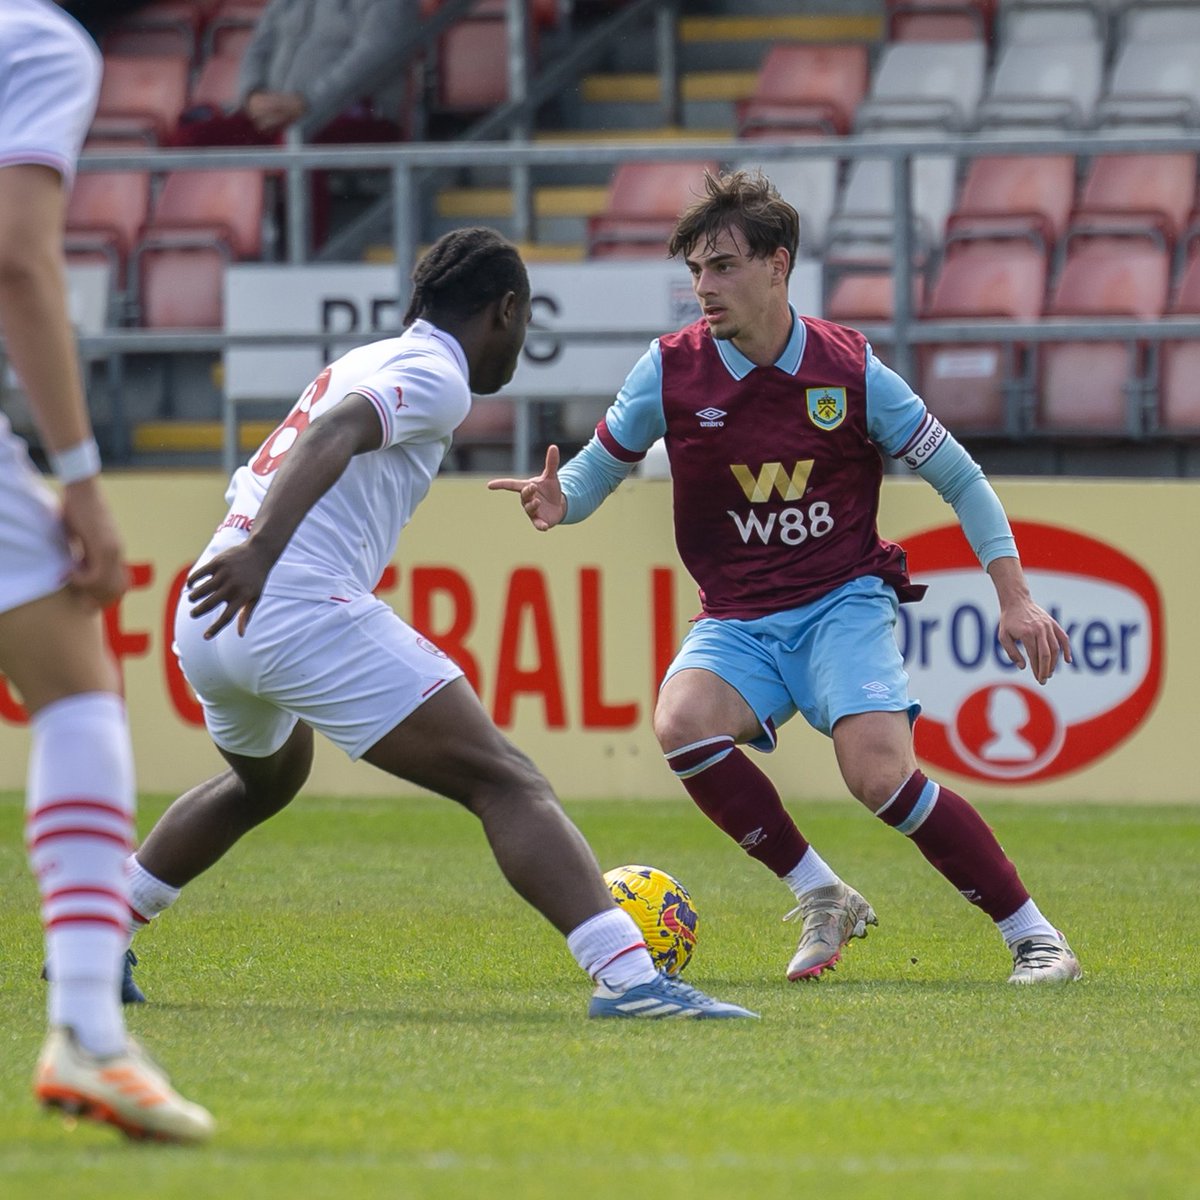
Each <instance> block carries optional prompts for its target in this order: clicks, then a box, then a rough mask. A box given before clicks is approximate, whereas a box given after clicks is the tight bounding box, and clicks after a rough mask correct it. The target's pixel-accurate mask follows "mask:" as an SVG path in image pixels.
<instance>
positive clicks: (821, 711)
mask: <svg viewBox="0 0 1200 1200" xmlns="http://www.w3.org/2000/svg"><path fill="white" fill-rule="evenodd" d="M898 611H899V602H898V601H897V599H896V593H895V592H894V591H893V590H892V589H891V588H890V587H888V585H887V584H885V583H884V582H883V580H882V579H879V578H877V577H876V576H874V575H868V576H864V577H863V578H861V579H854V580H851V581H850V582H849V583H846V584H843V585H842V586H841V587H840V588H836V589H834V590H833V591H832V592H830V593H829V594H828V595H825V596H822V597H821V598H820V599H819V600H814V601H813V602H812V603H811V604H805V605H802V606H801V607H800V608H793V609H789V610H788V611H787V612H782V613H774V614H772V615H771V616H767V617H759V618H757V619H756V620H753V621H736V620H716V619H713V618H705V619H704V620H701V621H698V622H697V623H696V624H695V625H693V626H692V628H691V630H690V631H689V633H688V635H687V637H685V638H684V640H683V645H682V646H681V647H680V649H679V653H678V654H677V655H676V657H675V661H674V662H673V663H672V664H671V666H670V669H669V670H668V671H667V675H666V679H670V678H671V676H672V675H674V674H675V673H676V672H677V671H685V670H688V669H689V668H694V667H699V668H701V669H703V670H706V671H712V672H713V674H715V675H719V676H720V677H721V678H722V679H723V680H724V681H725V682H726V683H728V684H729V685H730V686H731V687H733V688H736V689H737V691H738V692H739V693H740V694H741V696H742V698H743V699H744V700H745V701H746V703H747V704H748V705H749V706H750V708H751V709H752V710H753V711H754V715H755V717H756V718H757V719H758V722H759V724H760V725H761V726H762V728H763V733H762V736H761V737H757V738H754V739H753V740H752V741H751V743H750V745H752V746H753V747H754V748H755V749H757V750H765V751H770V750H774V748H775V731H776V729H778V728H779V726H780V725H782V724H784V722H785V721H790V720H791V718H792V717H794V716H795V715H796V713H798V712H799V713H801V714H802V715H803V717H804V719H805V720H806V721H807V722H808V723H809V724H810V725H811V726H812V727H813V728H814V729H816V730H819V731H820V732H821V733H824V734H826V735H828V734H829V732H830V731H831V730H832V729H833V727H834V725H835V724H836V723H837V722H838V721H839V720H841V718H842V717H847V716H850V715H851V714H852V713H862V712H907V713H908V719H909V722H910V723H911V722H913V721H915V720H916V719H917V714H918V713H919V712H920V711H921V705H920V704H919V703H918V702H917V701H915V700H911V699H910V698H909V695H908V673H907V672H906V671H905V670H904V660H903V659H902V658H901V656H900V649H899V647H898V646H897V644H896V635H895V632H894V630H895V625H896V616H897V613H898ZM663 682H664V683H665V682H666V680H665V679H664V681H663Z"/></svg>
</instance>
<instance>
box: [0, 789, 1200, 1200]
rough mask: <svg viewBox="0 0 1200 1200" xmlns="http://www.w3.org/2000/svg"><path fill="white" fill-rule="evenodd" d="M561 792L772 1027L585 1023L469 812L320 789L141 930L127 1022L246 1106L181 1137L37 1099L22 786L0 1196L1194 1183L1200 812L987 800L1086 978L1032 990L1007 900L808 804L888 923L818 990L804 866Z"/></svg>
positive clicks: (3, 830) (222, 1102) (786, 1192)
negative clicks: (111, 1125) (986, 910)
mask: <svg viewBox="0 0 1200 1200" xmlns="http://www.w3.org/2000/svg"><path fill="white" fill-rule="evenodd" d="M162 806H163V801H162V800H161V798H152V799H147V800H145V801H144V802H143V805H142V812H141V815H140V818H139V828H141V829H142V830H143V831H145V830H146V829H148V828H149V826H150V823H151V821H152V820H153V818H154V817H155V816H156V815H157V814H158V812H159V811H161V809H162ZM568 807H569V810H570V812H571V813H572V815H573V816H574V818H575V819H576V821H577V822H578V823H579V825H580V827H581V828H582V829H583V831H584V832H585V834H586V835H587V836H588V838H589V839H590V840H591V842H592V844H593V846H594V847H595V849H596V851H597V855H598V857H599V858H600V861H601V863H602V864H603V866H605V867H606V868H607V867H610V866H616V865H618V864H620V863H624V862H649V863H652V864H654V865H656V866H660V867H663V868H664V869H666V870H669V871H671V872H673V873H674V874H676V875H677V876H678V877H679V878H680V879H681V880H682V881H683V882H684V883H685V885H687V886H688V888H689V889H690V890H691V892H692V896H693V898H694V900H695V902H696V906H697V909H698V911H699V916H700V928H699V945H698V949H697V951H696V956H695V958H694V959H693V961H692V963H691V965H690V966H689V968H688V970H687V976H686V977H687V978H688V979H689V980H690V981H691V982H693V983H695V984H697V985H698V986H701V987H703V988H705V989H707V990H710V991H712V992H713V993H714V994H716V995H719V996H721V997H724V998H728V999H730V1000H735V1001H738V1002H740V1003H743V1004H745V1005H748V1006H749V1007H751V1008H753V1009H755V1010H757V1011H758V1012H760V1013H761V1014H762V1020H761V1021H758V1022H750V1021H737V1022H703V1023H700V1024H675V1025H662V1024H654V1023H650V1022H646V1023H637V1022H589V1021H588V1020H586V1019H585V1016H584V1012H585V1008H586V1003H587V997H588V992H589V988H588V985H587V982H586V980H584V979H583V977H582V976H581V975H580V974H579V972H578V970H577V969H576V967H575V965H574V963H573V962H572V961H571V959H570V957H569V955H568V954H567V952H566V948H565V946H564V945H563V944H562V941H561V939H560V938H559V937H558V936H557V935H556V934H555V933H554V931H553V930H552V929H551V928H550V927H549V926H548V925H546V924H545V923H544V922H543V921H542V920H541V918H540V917H538V916H537V915H536V914H535V913H533V912H532V910H530V909H528V908H526V907H525V905H524V904H523V903H522V902H521V901H520V900H518V899H517V898H516V897H515V896H514V895H513V894H512V893H510V892H509V891H508V889H507V888H506V886H505V885H504V883H503V881H502V880H501V878H500V876H499V873H498V871H497V870H496V868H495V865H494V864H493V862H492V860H491V857H490V855H489V854H488V853H487V849H486V845H485V843H484V840H483V837H482V834H481V832H480V830H479V828H478V826H477V825H476V823H475V821H474V820H473V819H472V818H471V817H470V816H468V815H467V814H465V813H464V812H462V811H461V810H459V809H457V808H456V807H454V806H453V805H451V804H449V803H447V802H444V801H438V800H435V799H432V798H430V799H427V800H416V801H412V800H407V801H396V802H388V801H383V800H324V799H321V798H317V797H302V798H301V799H300V800H298V801H297V802H296V803H295V804H294V805H293V806H292V808H291V809H290V810H289V811H288V812H287V813H285V814H283V815H282V816H280V817H278V818H276V819H275V820H274V821H272V822H270V823H269V824H268V825H267V826H266V827H264V828H263V829H261V830H259V831H257V832H256V833H255V834H253V835H251V836H250V837H249V838H248V839H246V840H245V841H244V842H243V843H242V844H241V845H240V846H239V847H238V848H237V849H235V851H234V852H233V853H232V854H231V855H230V856H229V857H228V858H227V859H226V860H225V861H224V862H223V863H221V864H219V865H218V866H217V867H216V868H215V869H214V870H213V871H212V872H210V873H209V874H208V875H207V876H205V877H203V878H202V879H200V880H198V881H197V882H196V883H195V884H193V886H192V887H191V888H190V889H189V891H188V893H187V894H186V895H185V896H184V898H183V900H182V901H181V902H180V904H179V905H177V906H176V908H175V909H174V910H173V911H171V912H170V913H168V914H167V915H166V916H165V917H164V918H163V919H162V920H161V921H159V922H158V923H156V925H155V926H154V927H153V928H151V929H150V930H149V931H147V932H146V933H144V934H143V935H141V937H140V938H139V939H138V945H137V949H138V952H139V953H140V955H141V958H142V965H141V968H140V969H139V972H138V978H139V980H140V981H141V983H142V985H143V987H144V988H145V989H146V991H147V993H148V995H149V997H150V1000H151V1003H150V1004H148V1005H146V1006H145V1007H144V1008H143V1009H138V1010H135V1011H132V1012H130V1014H129V1019H130V1025H131V1027H132V1029H133V1031H134V1032H135V1033H137V1034H139V1035H142V1036H143V1037H144V1038H145V1040H146V1042H147V1044H148V1045H149V1046H150V1048H151V1049H152V1050H153V1052H154V1053H155V1054H156V1056H157V1057H159V1058H160V1059H161V1060H162V1061H163V1062H164V1063H165V1064H166V1065H167V1066H168V1067H169V1068H170V1069H171V1071H172V1074H173V1076H174V1079H175V1081H176V1082H177V1083H178V1085H179V1086H180V1088H181V1090H183V1091H184V1092H185V1093H186V1094H187V1095H189V1096H192V1097H194V1098H195V1099H198V1100H201V1101H203V1102H204V1103H205V1104H207V1105H208V1106H209V1107H210V1108H211V1109H212V1110H213V1112H214V1113H215V1114H216V1116H217V1118H218V1120H219V1122H220V1125H221V1128H220V1132H219V1134H218V1136H217V1138H216V1140H215V1141H214V1142H213V1144H212V1145H211V1146H209V1147H206V1148H203V1149H184V1148H171V1147H161V1146H138V1145H131V1144H127V1143H125V1142H124V1141H123V1140H122V1139H121V1138H120V1137H119V1135H116V1134H114V1133H112V1132H111V1131H109V1130H107V1129H99V1128H94V1127H91V1126H85V1125H80V1126H78V1127H77V1128H75V1129H73V1130H68V1129H65V1128H64V1126H63V1124H62V1122H61V1121H60V1120H59V1119H57V1118H55V1117H49V1116H45V1115H43V1114H41V1113H40V1112H39V1111H37V1109H36V1108H35V1106H34V1104H33V1102H32V1099H31V1097H30V1094H29V1076H30V1073H31V1070H32V1066H33V1061H34V1058H35V1056H36V1053H37V1048H38V1045H39V1042H40V1039H41V1036H42V1030H43V1019H44V1018H43V989H44V985H42V984H41V983H40V982H39V980H38V978H37V976H38V966H39V963H40V956H41V949H40V932H39V930H38V927H37V921H36V917H35V912H34V889H33V885H32V882H31V880H30V879H29V877H28V875H27V873H26V867H25V862H24V857H23V852H22V850H21V800H20V798H19V797H18V796H15V795H13V794H11V793H10V794H6V795H3V796H0V880H2V887H0V938H2V945H3V949H4V956H3V957H4V969H3V972H2V975H0V1012H2V1018H3V1023H2V1029H3V1034H2V1036H3V1039H4V1053H3V1055H2V1057H0V1062H2V1064H3V1065H2V1069H0V1195H2V1196H4V1197H5V1198H6V1200H26V1198H31V1200H33V1198H36V1200H58V1198H59V1197H62V1198H64V1200H67V1198H69V1200H88V1198H90V1197H103V1198H105V1200H108V1198H114V1197H128V1196H145V1197H153V1198H155V1200H159V1198H169V1197H180V1198H184V1197H186V1198H187V1200H204V1198H208V1197H220V1198H221V1200H241V1198H243V1197H253V1198H255V1200H275V1198H277V1197H279V1198H285V1200H310V1198H320V1197H335V1196H336V1197H349V1198H353V1200H373V1198H375V1197H380V1198H383V1197H387V1198H389V1200H390V1198H395V1197H464V1198H466V1197H470V1198H475V1197H482V1196H494V1197H504V1198H509V1197H514V1198H517V1200H525V1198H529V1200H535V1198H542V1197H545V1198H553V1200H563V1198H568V1200H585V1198H588V1197H601V1196H603V1197H605V1198H606V1200H608V1198H611V1197H613V1196H639V1197H647V1196H649V1197H655V1198H657V1197H659V1196H663V1195H682V1196H687V1197H689V1198H700V1200H707V1198H708V1197H714V1198H715V1197H720V1198H722V1200H740V1198H742V1197H755V1198H763V1197H776V1196H778V1197H785V1196H786V1197H789V1198H790V1197H794V1196H802V1195H809V1196H815V1197H820V1198H821V1200H827V1198H830V1200H841V1198H853V1200H875V1198H879V1200H895V1198H897V1197H900V1198H906V1197H921V1198H922V1200H927V1198H930V1197H935V1198H940V1197H970V1198H971V1200H990V1198H992V1197H996V1198H1000V1197H1003V1198H1004V1200H1012V1197H1014V1196H1018V1197H1023V1198H1027V1200H1041V1198H1043V1197H1053V1198H1055V1200H1057V1198H1060V1197H1062V1198H1069V1197H1081V1198H1086V1200H1114V1198H1124V1197H1131V1198H1132V1197H1146V1198H1147V1200H1149V1198H1151V1197H1153V1198H1154V1200H1171V1198H1175V1197H1180V1198H1182V1197H1197V1196H1200V987H1198V982H1197V981H1198V980H1200V948H1198V947H1200V939H1198V938H1197V936H1196V912H1197V897H1198V896H1200V812H1198V811H1197V810H1196V809H1194V808H1168V807H1162V808H1146V807H1140V808H1134V807H1114V806H1105V807H1091V806H1075V807H1069V806H1048V805H1035V804H1023V803H1017V802H1012V803H1006V804H996V805H990V806H983V810H984V813H985V815H986V816H987V818H988V819H989V820H990V821H991V823H992V824H993V826H994V827H995V828H996V829H997V831H998V833H999V835H1000V837H1001V840H1002V841H1003V842H1004V844H1005V847H1006V848H1007V850H1008V851H1009V853H1010V854H1011V855H1012V856H1013V858H1014V859H1015V860H1016V862H1017V864H1018V866H1019V867H1020V869H1021V872H1022V875H1023V877H1024V879H1025V881H1026V883H1027V884H1028V885H1029V886H1030V888H1031V890H1032V891H1033V892H1034V894H1035V896H1036V897H1037V898H1038V900H1039V903H1040V904H1041V905H1042V907H1043V909H1044V910H1045V911H1046V913H1047V915H1048V916H1050V917H1051V919H1052V920H1055V921H1057V922H1058V923H1059V924H1061V925H1062V927H1063V928H1064V929H1066V930H1067V931H1068V932H1069V933H1070V936H1071V939H1072V942H1073V944H1074V946H1075V949H1076V950H1077V952H1078V953H1079V955H1080V958H1081V960H1082V962H1083V964H1084V970H1085V972H1086V974H1085V978H1084V980H1083V981H1082V982H1081V983H1080V984H1078V985H1076V986H1072V987H1068V988H1060V989H1017V988H1012V987H1008V986H1006V985H1005V983H1004V978H1005V975H1006V973H1007V970H1008V967H1009V960H1008V958H1007V955H1006V953H1005V950H1004V948H1003V946H1002V944H1001V943H1000V941H999V938H998V937H997V936H996V934H995V932H994V930H993V929H992V928H991V926H990V924H989V922H988V921H987V920H986V918H985V917H983V916H982V914H980V913H978V912H976V911H975V910H973V909H972V908H970V907H969V906H968V905H967V904H966V903H964V902H963V901H962V900H961V899H960V898H959V897H958V896H957V895H955V894H954V892H953V891H952V890H951V889H950V887H949V886H948V885H947V884H946V883H945V882H944V881H943V880H942V879H940V878H939V877H938V876H937V875H936V874H935V873H934V872H933V870H932V869H931V868H929V867H928V866H927V865H926V864H925V863H924V860H923V859H921V857H920V856H919V854H918V853H917V852H916V850H915V848H914V847H912V846H911V845H909V844H907V843H906V842H905V840H904V839H903V838H900V837H898V836H896V835H895V834H894V833H892V832H890V831H889V830H887V829H884V828H883V827H881V826H880V825H879V824H878V823H877V822H875V821H873V820H872V819H871V818H870V817H869V815H868V814H867V813H866V812H865V811H864V810H862V809H860V808H858V807H857V806H856V805H854V804H853V803H852V802H851V801H849V800H846V801H844V802H842V803H839V804H833V803H830V804H819V805H809V806H807V807H805V808H803V809H801V808H800V807H799V806H793V808H794V811H796V812H797V813H798V815H799V817H800V822H801V826H802V828H804V829H805V830H806V832H807V833H808V835H809V837H810V838H811V839H812V840H813V842H814V843H815V844H816V845H817V846H818V847H819V848H820V850H821V853H822V854H823V856H824V857H825V858H826V860H827V861H829V862H830V864H831V865H833V866H834V868H835V869H837V870H839V871H840V872H841V873H842V874H843V875H844V876H845V877H846V878H847V879H848V880H849V881H851V882H852V883H853V884H854V885H855V886H856V887H858V888H859V889H860V890H861V891H862V892H863V893H864V894H865V895H866V896H867V897H868V898H869V899H870V900H871V901H872V902H873V904H874V905H875V907H876V909H877V911H878V913H879V919H880V926H879V928H878V929H877V930H874V931H873V932H872V934H871V936H870V937H869V938H868V939H867V940H866V941H865V942H862V941H856V942H853V943H851V945H850V947H849V949H848V950H847V953H846V956H845V958H844V960H843V963H842V965H841V967H840V968H839V969H838V971H837V972H836V973H835V974H833V975H832V976H827V977H826V979H824V980H822V981H821V982H819V983H812V984H804V985H790V984H788V983H787V982H786V981H785V980H784V978H783V969H784V966H785V964H786V963H787V960H788V958H789V956H790V953H791V951H792V949H793V938H794V936H795V933H794V926H791V925H783V924H781V922H780V917H781V916H782V914H783V913H784V912H785V911H786V910H787V908H788V907H789V904H788V900H789V896H788V895H787V893H786V891H785V890H784V889H783V887H782V885H781V884H779V883H778V882H777V881H775V880H773V879H772V878H770V876H768V875H767V873H766V872H765V871H763V870H762V869H761V868H760V867H758V866H757V865H756V864H754V863H752V862H750V861H749V860H748V859H746V858H745V857H744V856H743V855H742V854H740V853H739V852H738V851H737V850H735V849H734V848H733V847H732V846H731V845H729V844H728V843H727V842H726V841H725V839H724V838H723V837H722V835H720V834H719V833H718V832H717V831H716V830H715V829H714V828H712V827H711V826H710V825H708V823H707V822H705V821H704V820H703V819H702V818H701V817H700V815H699V814H698V813H696V812H695V811H694V810H693V809H692V808H691V806H690V805H689V804H688V803H687V802H686V801H685V800H683V799H680V800H679V801H672V802H664V801H657V802H645V803H636V802H588V803H582V804H574V805H569V806H568Z"/></svg>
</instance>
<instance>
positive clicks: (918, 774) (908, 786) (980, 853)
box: [875, 770, 1029, 921]
mask: <svg viewBox="0 0 1200 1200" xmlns="http://www.w3.org/2000/svg"><path fill="white" fill-rule="evenodd" d="M875 815H876V816H877V817H878V818H879V819H880V820H881V821H883V822H884V823H885V824H887V825H890V826H891V827H892V828H893V829H896V830H898V831H899V832H900V833H903V834H904V835H905V836H906V837H908V838H909V840H910V841H912V842H913V843H914V844H915V845H916V847H917V849H918V850H920V851H921V853H922V854H923V855H924V856H925V857H926V858H927V859H928V860H929V862H930V863H931V864H932V865H933V866H934V867H936V868H937V869H938V871H940V872H941V873H942V874H943V875H944V876H945V877H946V878H947V879H948V880H949V881H950V882H951V883H952V884H953V885H954V886H955V887H956V888H957V889H958V891H959V893H960V895H962V896H963V897H964V898H965V899H967V900H969V901H970V902H971V903H972V904H974V905H976V906H977V907H978V908H981V909H983V911H984V912H985V913H987V915H988V916H989V917H991V918H992V920H993V921H999V920H1002V919H1003V918H1005V917H1009V916H1011V915H1012V914H1013V913H1015V912H1017V911H1018V909H1020V908H1021V906H1022V905H1023V904H1024V903H1025V902H1026V901H1027V900H1028V899H1029V893H1028V892H1027V891H1026V890H1025V885H1024V884H1023V883H1022V882H1021V880H1020V877H1019V876H1018V875H1017V869H1016V867H1014V866H1013V864H1012V863H1011V862H1010V861H1009V859H1008V857H1007V856H1006V855H1005V853H1004V850H1003V849H1002V847H1001V846H1000V843H999V842H998V841H997V840H996V835H995V834H994V833H993V832H992V831H991V829H990V828H988V825H987V822H986V821H984V819H983V818H982V817H981V816H980V815H979V814H978V813H977V812H976V811H975V810H974V809H973V808H972V807H971V806H970V805H969V804H968V803H967V802H966V801H965V800H964V799H963V798H962V797H961V796H960V795H958V794H957V793H956V792H952V791H951V790H950V789H949V788H947V787H942V786H941V785H939V784H937V783H935V782H934V781H933V780H932V779H927V778H926V777H925V774H924V772H922V771H920V770H916V771H914V772H913V773H912V774H911V775H910V776H909V777H908V779H907V780H905V782H904V783H902V784H901V785H900V787H899V788H897V789H896V792H895V794H894V795H892V796H891V798H890V799H889V800H888V801H887V803H886V804H884V806H883V807H882V808H881V809H880V810H879V811H878V812H877V813H876V814H875Z"/></svg>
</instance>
